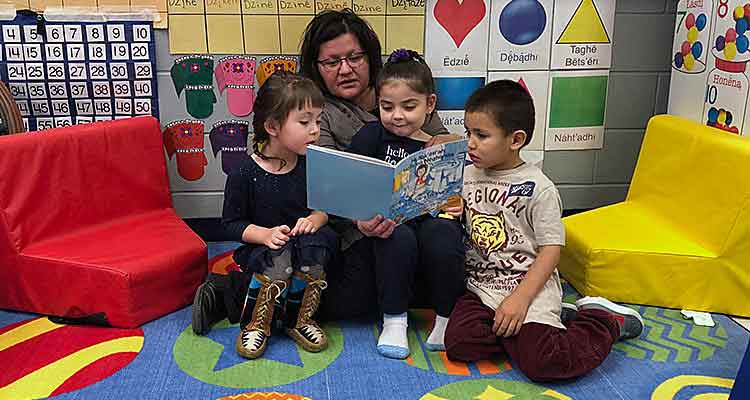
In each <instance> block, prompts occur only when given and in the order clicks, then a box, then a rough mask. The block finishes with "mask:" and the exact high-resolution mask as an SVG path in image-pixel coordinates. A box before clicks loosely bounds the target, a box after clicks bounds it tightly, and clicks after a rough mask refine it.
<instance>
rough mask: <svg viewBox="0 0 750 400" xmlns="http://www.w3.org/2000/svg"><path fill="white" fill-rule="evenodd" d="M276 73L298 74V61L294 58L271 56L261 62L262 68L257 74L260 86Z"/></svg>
mask: <svg viewBox="0 0 750 400" xmlns="http://www.w3.org/2000/svg"><path fill="white" fill-rule="evenodd" d="M276 71H288V72H297V59H296V58H294V57H284V56H271V57H266V58H264V59H262V60H260V67H259V68H258V71H257V72H256V77H257V78H258V86H263V83H264V82H265V81H266V79H268V77H269V76H271V74H273V73H274V72H276Z"/></svg>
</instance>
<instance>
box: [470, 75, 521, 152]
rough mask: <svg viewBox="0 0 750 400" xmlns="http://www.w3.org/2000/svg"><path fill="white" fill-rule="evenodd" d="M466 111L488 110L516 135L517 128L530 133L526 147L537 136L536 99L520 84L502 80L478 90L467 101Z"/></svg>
mask: <svg viewBox="0 0 750 400" xmlns="http://www.w3.org/2000/svg"><path fill="white" fill-rule="evenodd" d="M464 108H465V109H466V113H467V114H468V113H476V112H480V113H485V114H487V115H489V116H490V117H491V118H492V120H493V121H494V122H495V125H496V126H497V127H498V128H501V129H502V130H503V131H505V134H506V135H512V134H513V132H515V131H524V132H526V142H525V143H524V144H523V145H524V146H526V145H528V144H529V143H530V142H531V138H532V137H533V136H534V101H533V100H532V99H531V95H530V94H529V92H528V91H527V90H526V88H524V87H523V86H521V84H520V83H518V82H515V81H512V80H499V81H494V82H490V83H488V84H487V85H486V86H484V87H482V88H480V89H477V91H475V92H474V93H472V95H471V96H470V97H469V99H468V100H466V106H465V107H464Z"/></svg>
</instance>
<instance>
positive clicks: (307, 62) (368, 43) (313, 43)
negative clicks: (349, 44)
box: [300, 8, 383, 93]
mask: <svg viewBox="0 0 750 400" xmlns="http://www.w3.org/2000/svg"><path fill="white" fill-rule="evenodd" d="M346 33H351V34H353V35H354V36H355V37H356V38H357V40H359V44H360V46H362V51H364V52H365V53H367V64H368V65H369V66H370V82H369V83H368V86H375V79H376V78H377V76H378V74H379V73H380V69H381V68H382V67H383V60H382V59H381V58H380V54H381V48H380V41H379V40H378V35H376V34H375V31H374V30H372V27H371V26H370V24H368V23H367V21H365V20H364V19H362V18H360V17H359V16H357V14H355V13H354V11H352V10H350V9H348V8H345V9H343V10H341V11H336V10H328V11H323V12H322V13H320V14H318V15H316V16H315V18H313V19H312V21H310V23H309V24H307V28H306V29H305V35H304V36H303V38H302V50H301V52H300V66H301V67H300V73H301V74H302V76H306V77H308V78H310V79H312V80H313V81H315V83H317V84H318V86H319V87H320V89H321V90H322V91H323V92H324V93H328V88H327V87H326V84H325V82H323V77H321V76H320V72H319V71H318V65H317V64H318V55H319V54H320V46H321V45H322V44H323V43H325V42H327V41H329V40H333V39H336V38H337V37H339V36H341V35H344V34H346ZM344 55H346V54H344Z"/></svg>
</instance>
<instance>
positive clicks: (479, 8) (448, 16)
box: [433, 0, 487, 47]
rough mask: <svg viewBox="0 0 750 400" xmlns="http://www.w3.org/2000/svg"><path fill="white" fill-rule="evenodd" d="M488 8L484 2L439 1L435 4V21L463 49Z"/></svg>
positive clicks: (465, 0) (466, 0)
mask: <svg viewBox="0 0 750 400" xmlns="http://www.w3.org/2000/svg"><path fill="white" fill-rule="evenodd" d="M486 11H487V7H485V5H484V0H464V2H463V3H460V4H459V2H458V0H438V1H437V4H435V10H434V11H433V12H434V14H435V19H436V20H437V22H438V23H439V24H440V25H442V27H443V28H445V31H446V32H448V34H449V35H450V36H451V38H453V42H454V43H455V44H456V47H461V43H463V41H464V39H466V36H467V35H468V34H469V32H471V31H472V29H474V28H475V27H476V26H477V25H479V23H480V22H482V19H483V18H484V14H485V12H486Z"/></svg>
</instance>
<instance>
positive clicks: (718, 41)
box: [716, 35, 726, 51]
mask: <svg viewBox="0 0 750 400" xmlns="http://www.w3.org/2000/svg"><path fill="white" fill-rule="evenodd" d="M725 44H726V43H725V42H724V36H721V35H719V36H717V37H716V50H719V51H722V50H724V45H725Z"/></svg>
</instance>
